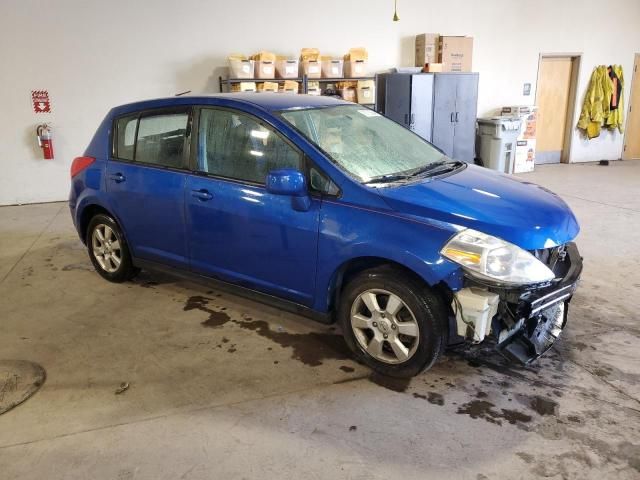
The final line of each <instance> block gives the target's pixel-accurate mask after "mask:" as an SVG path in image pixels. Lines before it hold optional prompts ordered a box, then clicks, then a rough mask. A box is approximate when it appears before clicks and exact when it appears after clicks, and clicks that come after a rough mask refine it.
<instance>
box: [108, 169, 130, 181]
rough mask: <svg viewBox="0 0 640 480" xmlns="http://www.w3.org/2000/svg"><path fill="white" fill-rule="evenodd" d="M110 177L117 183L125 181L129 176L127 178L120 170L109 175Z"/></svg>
mask: <svg viewBox="0 0 640 480" xmlns="http://www.w3.org/2000/svg"><path fill="white" fill-rule="evenodd" d="M109 178H110V179H111V180H113V181H114V182H116V183H121V182H124V181H125V180H126V179H127V178H126V177H125V176H124V175H123V174H121V173H120V172H118V173H113V174H111V175H109Z"/></svg>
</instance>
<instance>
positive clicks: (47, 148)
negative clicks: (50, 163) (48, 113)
mask: <svg viewBox="0 0 640 480" xmlns="http://www.w3.org/2000/svg"><path fill="white" fill-rule="evenodd" d="M36 135H37V136H38V145H40V148H41V149H42V154H43V155H44V159H45V160H53V139H52V135H51V127H50V126H49V125H48V124H46V123H42V124H40V125H38V126H37V127H36Z"/></svg>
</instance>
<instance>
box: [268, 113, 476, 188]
mask: <svg viewBox="0 0 640 480" xmlns="http://www.w3.org/2000/svg"><path fill="white" fill-rule="evenodd" d="M280 114H281V116H282V118H284V119H285V120H286V121H287V122H289V123H290V124H291V125H293V126H294V127H295V128H296V129H297V130H298V131H300V132H301V133H302V134H303V135H305V136H306V137H307V138H308V139H309V140H310V141H311V142H312V143H314V144H315V145H316V146H317V147H319V148H320V149H321V150H322V151H324V152H325V153H326V154H327V155H328V156H329V158H330V159H331V160H333V162H334V163H336V164H337V165H338V166H339V167H340V168H341V169H342V170H344V171H345V172H346V173H348V174H349V175H351V176H352V177H354V178H355V179H357V180H358V181H360V182H362V183H366V184H371V185H375V184H386V183H391V182H397V181H403V180H407V179H411V178H415V177H420V176H430V175H433V174H438V173H442V172H443V171H444V170H447V171H451V170H452V169H456V168H459V167H461V166H463V165H464V163H462V162H454V161H452V160H451V159H449V158H448V157H446V156H445V155H444V154H443V153H442V152H440V151H439V150H437V149H436V148H435V147H433V146H432V145H431V144H429V143H428V142H426V141H425V140H423V139H422V138H420V137H419V136H418V135H416V134H414V133H413V132H411V131H409V130H407V129H406V128H404V127H402V126H401V125H399V124H397V123H395V122H394V121H392V120H389V119H388V118H386V117H384V116H382V115H380V114H379V113H377V112H375V111H373V110H371V109H369V108H366V107H362V106H359V105H339V106H335V107H324V108H311V109H297V110H284V111H282V112H280Z"/></svg>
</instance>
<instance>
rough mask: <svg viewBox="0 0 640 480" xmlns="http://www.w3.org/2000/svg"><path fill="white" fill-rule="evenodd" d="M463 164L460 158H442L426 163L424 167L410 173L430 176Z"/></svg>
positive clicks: (414, 175) (416, 175)
mask: <svg viewBox="0 0 640 480" xmlns="http://www.w3.org/2000/svg"><path fill="white" fill-rule="evenodd" d="M463 165H464V162H461V161H460V160H443V161H440V162H433V163H430V164H429V165H426V166H425V167H424V168H421V169H420V170H418V171H416V172H414V173H412V174H411V177H418V176H425V177H430V176H433V175H438V174H440V173H445V172H449V171H452V170H456V169H457V168H459V167H461V166H463Z"/></svg>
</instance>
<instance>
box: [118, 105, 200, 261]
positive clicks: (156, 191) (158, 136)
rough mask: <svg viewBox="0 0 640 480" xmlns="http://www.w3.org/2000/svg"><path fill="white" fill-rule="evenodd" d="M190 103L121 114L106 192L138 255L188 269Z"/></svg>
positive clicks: (133, 249)
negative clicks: (186, 210)
mask: <svg viewBox="0 0 640 480" xmlns="http://www.w3.org/2000/svg"><path fill="white" fill-rule="evenodd" d="M190 112H191V110H190V108H184V107H181V108H177V109H163V110H152V111H148V112H142V113H140V114H134V115H129V116H125V117H120V118H119V119H117V120H116V124H115V128H114V137H115V139H114V148H113V154H112V158H110V160H109V162H108V164H107V176H106V182H107V191H108V193H109V198H110V200H111V202H112V204H113V205H114V206H115V212H114V213H115V215H116V216H117V217H118V220H119V222H120V223H121V226H122V227H123V229H124V231H125V234H126V237H127V241H128V242H129V246H130V247H131V250H132V252H133V256H134V257H136V258H140V259H144V260H151V261H155V262H159V263H163V264H166V265H171V266H176V267H184V268H188V264H189V260H188V253H187V241H186V235H185V215H184V188H185V182H186V170H187V164H188V149H189V129H190V123H191V113H190Z"/></svg>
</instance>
